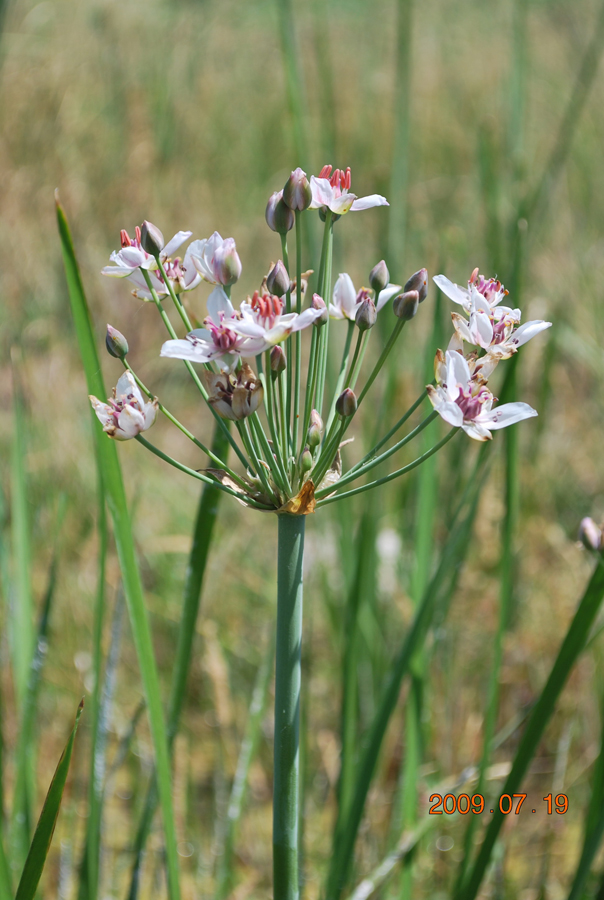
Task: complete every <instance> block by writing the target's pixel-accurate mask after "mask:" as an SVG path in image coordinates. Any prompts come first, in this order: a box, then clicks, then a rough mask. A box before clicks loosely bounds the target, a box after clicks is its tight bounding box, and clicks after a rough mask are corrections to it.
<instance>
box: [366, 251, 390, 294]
mask: <svg viewBox="0 0 604 900" xmlns="http://www.w3.org/2000/svg"><path fill="white" fill-rule="evenodd" d="M389 282H390V272H389V271H388V266H387V265H386V263H385V262H384V260H383V259H382V260H380V261H379V263H378V264H377V266H374V267H373V269H372V270H371V272H370V273H369V284H370V285H371V287H372V288H373V290H374V291H375V293H376V294H379V292H380V291H383V290H384V288H385V287H386V285H387V284H389Z"/></svg>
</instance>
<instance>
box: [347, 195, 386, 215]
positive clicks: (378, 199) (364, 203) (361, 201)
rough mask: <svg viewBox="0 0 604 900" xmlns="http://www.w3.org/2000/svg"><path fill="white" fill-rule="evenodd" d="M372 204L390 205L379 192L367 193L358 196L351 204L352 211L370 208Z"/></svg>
mask: <svg viewBox="0 0 604 900" xmlns="http://www.w3.org/2000/svg"><path fill="white" fill-rule="evenodd" d="M374 206H390V204H389V203H388V201H387V200H386V198H385V197H382V195H381V194H369V196H367V197H358V198H357V199H355V201H354V203H353V204H352V206H351V209H352V211H353V212H357V210H361V209H372V208H373V207H374Z"/></svg>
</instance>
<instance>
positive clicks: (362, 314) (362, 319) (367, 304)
mask: <svg viewBox="0 0 604 900" xmlns="http://www.w3.org/2000/svg"><path fill="white" fill-rule="evenodd" d="M376 319H377V311H376V308H375V303H374V302H373V300H372V299H371V298H370V297H365V299H364V300H361V305H360V306H359V308H358V309H357V311H356V315H355V317H354V320H355V322H356V323H357V328H358V329H359V331H369V329H370V328H373V326H374V325H375V322H376Z"/></svg>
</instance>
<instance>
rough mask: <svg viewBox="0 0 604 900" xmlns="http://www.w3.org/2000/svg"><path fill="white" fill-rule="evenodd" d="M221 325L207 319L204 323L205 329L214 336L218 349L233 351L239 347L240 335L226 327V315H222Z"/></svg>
mask: <svg viewBox="0 0 604 900" xmlns="http://www.w3.org/2000/svg"><path fill="white" fill-rule="evenodd" d="M219 315H220V325H216V324H215V323H214V322H213V321H212V319H209V318H208V319H206V320H205V322H204V325H205V327H206V328H207V329H208V331H209V332H210V334H211V335H212V340H213V341H214V344H215V346H216V347H218V349H219V350H224V351H228V350H232V349H233V348H234V347H236V345H237V340H238V337H239V336H238V335H237V334H235V332H234V331H231V329H230V328H229V327H228V326H227V325H225V322H224V313H223V312H221V313H220V314H219Z"/></svg>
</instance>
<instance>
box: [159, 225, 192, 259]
mask: <svg viewBox="0 0 604 900" xmlns="http://www.w3.org/2000/svg"><path fill="white" fill-rule="evenodd" d="M192 234H193V232H192V231H177V232H176V234H175V235H174V237H173V238H171V239H170V240H169V241H168V243H167V244H166V246H165V247H164V249H163V250H162V252H161V254H160V256H161V258H162V260H164V259H168V257H169V256H173V255H174V253H175V252H176V251H177V250H178V248H179V247H180V246H181V245H182V244H184V242H185V241H188V240H189V238H190V237H191V235H192Z"/></svg>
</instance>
